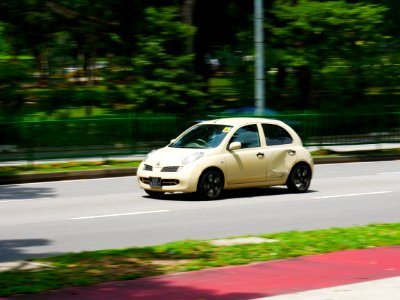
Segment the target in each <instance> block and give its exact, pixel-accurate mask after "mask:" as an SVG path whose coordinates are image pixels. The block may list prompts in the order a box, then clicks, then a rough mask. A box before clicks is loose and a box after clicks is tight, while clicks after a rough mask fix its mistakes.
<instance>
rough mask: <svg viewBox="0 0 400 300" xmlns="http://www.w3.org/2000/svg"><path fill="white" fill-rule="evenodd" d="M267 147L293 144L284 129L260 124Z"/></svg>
mask: <svg viewBox="0 0 400 300" xmlns="http://www.w3.org/2000/svg"><path fill="white" fill-rule="evenodd" d="M262 128H263V130H264V134H265V140H266V142H267V146H276V145H285V144H291V143H293V138H292V137H291V135H290V134H289V132H287V131H286V130H285V129H283V128H282V127H280V126H278V125H272V124H262Z"/></svg>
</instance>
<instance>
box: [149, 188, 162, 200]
mask: <svg viewBox="0 0 400 300" xmlns="http://www.w3.org/2000/svg"><path fill="white" fill-rule="evenodd" d="M144 191H145V192H146V193H147V195H149V196H150V197H151V198H156V199H160V198H162V197H163V196H164V192H158V191H151V190H144Z"/></svg>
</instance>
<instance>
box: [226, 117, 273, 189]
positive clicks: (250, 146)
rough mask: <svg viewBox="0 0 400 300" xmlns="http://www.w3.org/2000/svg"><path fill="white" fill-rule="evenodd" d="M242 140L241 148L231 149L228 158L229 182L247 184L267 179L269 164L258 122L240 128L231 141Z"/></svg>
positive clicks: (227, 177) (227, 175) (227, 178)
mask: <svg viewBox="0 0 400 300" xmlns="http://www.w3.org/2000/svg"><path fill="white" fill-rule="evenodd" d="M232 142H240V143H241V145H242V146H241V148H240V149H237V150H229V151H228V154H227V158H226V180H227V182H228V184H245V183H250V182H259V181H265V180H266V174H267V164H266V159H265V155H264V153H263V151H262V148H261V140H260V134H259V130H258V126H257V124H252V125H246V126H243V127H241V128H239V129H238V130H237V131H236V132H235V133H234V134H233V136H232V138H231V140H230V142H229V144H230V143H232Z"/></svg>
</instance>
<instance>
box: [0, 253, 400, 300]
mask: <svg viewBox="0 0 400 300" xmlns="http://www.w3.org/2000/svg"><path fill="white" fill-rule="evenodd" d="M260 298H262V299H271V300H284V299H286V300H300V299H302V300H317V299H318V300H321V299H322V300H324V299H329V300H339V299H341V300H344V299H346V300H350V299H354V300H355V299H357V300H360V299H362V300H372V299H385V300H398V299H400V246H393V247H381V248H371V249H364V250H350V251H341V252H334V253H328V254H321V255H313V256H306V257H299V258H293V259H286V260H275V261H268V262H261V263H254V264H250V265H244V266H233V267H222V268H214V269H206V270H201V271H193V272H186V273H177V274H170V275H163V276H155V277H149V278H143V279H138V280H129V281H120V282H110V283H104V284H99V285H96V286H91V287H80V288H66V289H62V290H57V291H52V292H48V293H43V294H34V295H20V296H13V297H10V298H0V300H4V299H22V300H23V299H29V300H47V299H57V300H66V299H79V300H92V299H93V300H94V299H96V300H114V299H122V300H124V299H136V300H192V299H193V300H200V299H204V300H214V299H218V300H220V299H223V300H244V299H260Z"/></svg>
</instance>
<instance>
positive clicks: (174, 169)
mask: <svg viewBox="0 0 400 300" xmlns="http://www.w3.org/2000/svg"><path fill="white" fill-rule="evenodd" d="M178 170H179V167H178V166H173V167H164V168H162V169H161V172H178Z"/></svg>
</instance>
